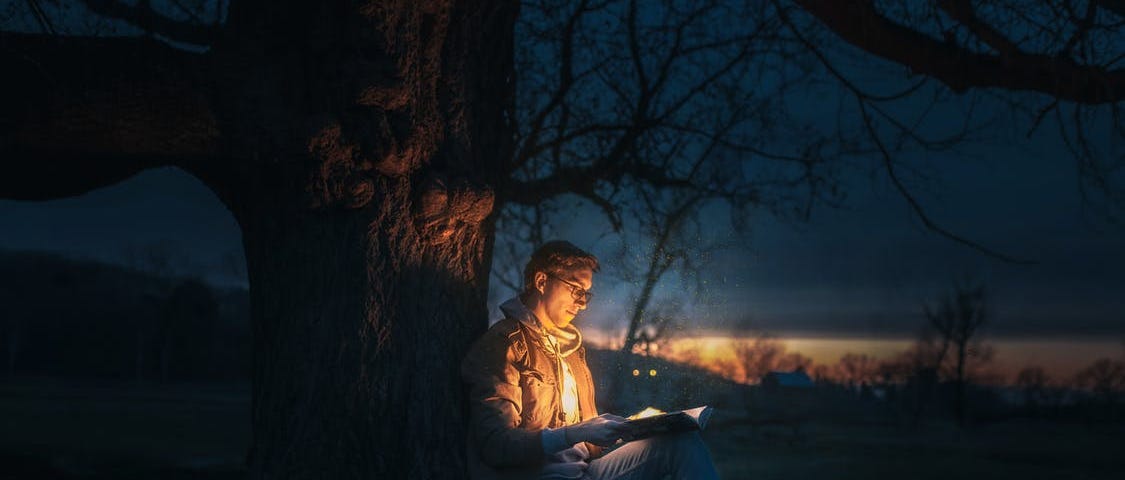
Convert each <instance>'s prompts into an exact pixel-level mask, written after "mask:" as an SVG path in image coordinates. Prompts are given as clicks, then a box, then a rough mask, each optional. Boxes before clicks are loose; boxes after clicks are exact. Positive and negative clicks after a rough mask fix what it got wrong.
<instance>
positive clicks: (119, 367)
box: [0, 252, 251, 381]
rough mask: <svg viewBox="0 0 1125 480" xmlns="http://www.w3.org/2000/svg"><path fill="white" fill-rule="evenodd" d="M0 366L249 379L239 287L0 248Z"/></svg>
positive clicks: (20, 372) (95, 374) (27, 372)
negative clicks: (219, 285)
mask: <svg viewBox="0 0 1125 480" xmlns="http://www.w3.org/2000/svg"><path fill="white" fill-rule="evenodd" d="M0 305H2V306H3V307H2V309H0V352H3V357H2V358H3V370H2V371H3V374H4V375H5V376H7V377H9V378H12V377H17V376H62V377H84V378H114V379H133V380H138V381H178V380H241V379H248V378H249V361H250V346H251V342H250V331H249V321H248V319H249V302H248V296H247V292H246V291H245V290H242V289H227V290H221V289H216V288H214V287H212V286H210V285H208V284H206V283H204V282H202V281H200V280H198V279H195V278H191V277H173V276H166V275H157V274H154V273H151V272H146V271H142V269H137V268H125V267H120V266H115V265H109V264H104V263H97V262H92V261H83V260H73V259H68V258H64V257H61V256H58V255H53V254H47V253H33V252H0Z"/></svg>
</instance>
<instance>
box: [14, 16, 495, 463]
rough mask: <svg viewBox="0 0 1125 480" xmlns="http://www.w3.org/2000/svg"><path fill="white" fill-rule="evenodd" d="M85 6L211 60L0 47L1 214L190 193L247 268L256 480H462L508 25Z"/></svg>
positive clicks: (175, 51)
mask: <svg viewBox="0 0 1125 480" xmlns="http://www.w3.org/2000/svg"><path fill="white" fill-rule="evenodd" d="M86 4H87V6H88V7H90V8H91V9H92V10H94V11H102V12H105V13H107V14H110V15H113V16H115V17H118V18H123V19H125V20H129V21H135V22H136V23H137V24H139V25H141V26H144V27H152V28H153V29H154V30H155V31H156V32H158V33H160V34H162V35H167V36H168V37H169V38H172V39H174V40H180V41H187V40H192V39H202V38H205V37H206V36H208V35H210V36H212V37H210V38H211V39H210V40H208V41H209V42H210V48H208V49H206V50H205V51H204V52H203V53H193V52H192V51H190V50H187V49H180V48H173V47H171V46H169V45H168V44H167V43H165V42H162V41H158V40H155V39H153V38H150V37H149V36H126V37H108V36H106V37H97V38H94V37H76V36H49V35H41V34H17V33H5V34H3V36H2V37H0V49H2V53H0V55H3V57H4V59H3V62H4V63H5V65H6V66H5V72H6V73H5V75H4V77H5V78H4V81H3V82H4V88H3V90H2V92H0V95H2V96H3V100H2V102H0V103H2V104H3V105H4V110H3V117H2V122H3V137H2V142H3V143H2V145H3V162H4V167H5V171H6V173H5V174H3V175H0V196H3V197H4V198H15V199H26V200H40V199H50V198H59V197H65V196H71V195H77V194H81V193H83V192H86V191H89V190H91V189H94V188H98V187H102V186H105V185H109V184H112V183H114V182H117V181H119V180H122V179H124V178H127V177H129V176H131V175H133V174H135V173H137V172H138V171H141V170H143V169H147V168H153V167H159V166H167V165H172V166H176V167H179V168H182V169H184V170H186V171H188V172H190V173H192V174H193V175H195V176H197V177H198V178H200V179H202V180H203V181H204V182H205V183H206V184H207V185H208V186H209V187H210V188H211V189H212V190H213V191H214V192H215V193H216V194H217V195H218V197H219V198H220V199H221V200H222V201H223V202H224V203H225V204H226V206H227V207H228V208H229V209H230V211H231V212H232V213H233V214H234V217H235V218H236V219H237V221H238V223H239V225H240V226H241V229H242V234H243V241H244V246H245V250H246V259H247V264H248V273H249V280H250V285H251V289H250V290H251V301H252V305H253V308H252V322H253V333H254V349H255V352H254V367H253V377H254V387H253V407H252V424H253V440H252V445H251V451H250V454H249V466H250V469H251V472H252V476H253V477H255V478H313V477H315V478H459V477H461V476H462V474H463V465H464V458H463V456H464V449H463V448H462V445H463V440H464V438H465V434H466V429H465V420H464V416H463V415H462V410H461V403H460V402H459V401H458V399H460V398H461V392H460V382H459V380H458V373H457V369H456V368H455V366H456V365H457V364H458V363H459V361H460V358H461V356H462V355H463V353H464V352H465V351H466V349H467V346H468V342H469V341H470V340H471V339H472V338H473V337H475V336H476V335H477V334H479V333H480V332H481V331H482V330H483V328H484V321H483V319H484V311H483V310H484V302H483V299H484V298H485V295H486V290H487V278H488V267H489V262H490V258H489V255H490V250H491V238H492V233H491V232H492V222H493V220H492V212H493V209H494V205H495V203H496V196H497V192H498V187H499V185H498V183H497V182H498V179H499V178H500V177H501V176H503V173H504V171H505V169H506V165H507V164H508V162H509V155H508V154H507V152H509V151H510V146H509V144H510V141H509V135H508V131H509V130H508V128H507V126H506V123H505V117H504V112H505V108H506V106H507V104H508V102H509V99H510V98H511V91H512V84H511V82H510V79H511V76H512V40H513V34H512V26H513V22H514V19H515V16H516V13H517V5H516V3H515V2H511V1H492V2H454V1H441V0H435V1H400V2H383V1H375V2H346V1H333V2H272V1H271V2H261V1H239V2H236V3H234V4H232V5H231V6H230V10H229V14H228V20H227V22H226V23H225V24H224V25H223V27H222V28H221V29H214V28H213V27H209V26H200V25H193V24H189V23H186V22H185V23H180V22H176V21H173V20H171V19H169V18H167V17H162V16H160V15H159V14H158V13H156V12H153V11H152V10H149V9H146V8H144V6H145V5H147V2H142V4H140V5H139V6H136V7H132V6H129V5H127V4H124V3H120V2H98V1H90V2H86Z"/></svg>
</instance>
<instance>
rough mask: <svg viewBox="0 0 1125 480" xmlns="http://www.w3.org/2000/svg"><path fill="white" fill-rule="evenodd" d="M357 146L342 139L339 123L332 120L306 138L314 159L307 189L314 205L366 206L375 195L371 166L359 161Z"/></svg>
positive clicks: (354, 207) (352, 207)
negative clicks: (369, 172) (370, 174)
mask: <svg viewBox="0 0 1125 480" xmlns="http://www.w3.org/2000/svg"><path fill="white" fill-rule="evenodd" d="M358 151H359V148H358V147H357V146H356V144H355V143H352V142H349V141H347V140H346V139H345V138H344V135H343V130H342V128H341V127H340V123H339V122H335V121H333V122H331V123H329V124H328V125H327V126H324V127H322V128H320V129H318V130H316V132H315V133H313V135H312V136H311V137H310V138H309V141H308V152H309V154H310V155H311V156H312V158H313V159H314V161H315V162H316V165H317V166H316V168H314V169H313V172H312V178H311V179H310V181H309V184H308V187H307V189H306V190H307V191H308V192H309V194H310V196H311V197H312V203H313V207H314V208H316V207H329V206H338V207H344V208H351V209H359V208H363V207H366V206H367V205H368V204H369V203H371V199H372V198H374V197H375V183H374V181H372V179H371V178H370V176H369V175H368V171H369V170H370V169H371V165H370V163H368V162H362V161H359V157H360V155H359V154H358Z"/></svg>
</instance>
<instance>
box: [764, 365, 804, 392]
mask: <svg viewBox="0 0 1125 480" xmlns="http://www.w3.org/2000/svg"><path fill="white" fill-rule="evenodd" d="M761 382H762V383H761V385H762V388H763V389H766V390H783V389H784V390H791V389H796V390H800V389H811V388H813V387H814V386H816V384H815V383H813V380H812V378H811V377H809V374H808V373H805V371H804V370H802V369H800V368H798V369H796V370H793V371H792V372H769V373H767V374H765V375H764V376H763V377H762V381H761Z"/></svg>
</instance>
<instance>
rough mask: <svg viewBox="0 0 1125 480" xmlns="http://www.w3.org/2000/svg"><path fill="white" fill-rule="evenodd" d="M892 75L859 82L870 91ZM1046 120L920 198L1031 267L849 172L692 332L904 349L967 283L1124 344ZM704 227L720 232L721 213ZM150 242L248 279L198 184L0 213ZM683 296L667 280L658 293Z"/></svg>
mask: <svg viewBox="0 0 1125 480" xmlns="http://www.w3.org/2000/svg"><path fill="white" fill-rule="evenodd" d="M79 13H81V12H77V13H74V12H72V13H71V17H72V18H78V17H79V16H80V15H79ZM20 22H22V24H25V27H26V28H33V27H34V25H35V24H34V22H32V21H30V20H29V19H27V18H24V19H23V20H20V17H18V16H17V17H14V19H10V23H12V25H9V27H12V26H13V25H15V26H18V24H20ZM17 29H18V28H17ZM844 68H845V70H847V71H848V72H849V74H857V75H858V74H861V73H863V72H866V71H868V70H869V66H868V65H860V64H856V65H851V66H846V67H844ZM872 71H874V70H872ZM885 73H886V70H882V71H878V72H876V73H875V76H872V77H871V78H867V79H862V78H861V79H859V80H858V81H860V82H861V83H862V84H863V85H875V84H877V83H879V82H880V81H882V80H884V78H883V77H880V76H879V75H885ZM831 95H832V94H831V93H825V92H806V93H805V98H800V99H796V100H794V101H793V102H792V103H791V104H790V107H791V108H793V109H795V111H798V112H800V111H803V112H805V113H806V114H807V116H808V117H809V118H812V119H817V118H823V121H825V122H830V121H832V120H833V119H830V117H832V115H828V114H825V112H821V111H820V108H822V107H821V106H822V105H832V104H835V103H836V101H837V99H835V98H833V97H832V96H831ZM1033 103H1034V102H1033ZM932 118H933V119H934V120H933V121H934V122H936V123H937V125H936V126H935V129H936V130H941V129H942V128H945V127H944V126H943V125H942V124H945V125H946V126H947V125H956V124H959V119H958V118H957V112H956V111H952V110H951V111H949V112H942V113H940V114H937V115H934V116H933V117H932ZM1103 120H1105V119H1103ZM1052 122H1053V120H1052V119H1051V118H1048V119H1047V120H1046V121H1044V123H1043V125H1041V126H1040V127H1039V128H1038V129H1037V130H1036V133H1035V135H1033V136H1032V137H1030V138H1028V137H1026V136H1025V135H1023V133H1024V132H1026V130H1027V129H1026V128H1020V127H1014V128H1013V131H1019V133H1008V134H1004V133H997V132H987V133H986V134H985V135H984V141H983V142H982V143H981V144H979V145H975V146H973V147H971V148H969V149H966V150H965V151H963V152H962V154H964V155H958V156H947V157H940V156H937V157H933V158H930V159H929V160H928V163H927V165H928V167H929V168H930V170H931V173H932V174H933V178H932V180H933V183H932V185H931V186H930V187H931V188H930V189H929V190H918V191H916V192H915V193H916V194H917V195H918V197H919V199H920V200H921V201H922V202H923V203H924V205H925V206H926V208H927V209H928V211H929V213H930V214H931V216H932V217H933V218H934V219H935V220H937V221H938V222H940V223H941V224H942V225H943V226H945V227H947V228H949V229H950V230H953V231H955V232H957V233H958V234H960V235H962V236H965V237H968V238H970V239H972V240H974V241H977V242H980V243H982V244H984V245H987V246H989V247H991V248H993V249H996V250H999V251H1002V252H1004V253H1006V254H1009V255H1012V256H1015V257H1020V258H1025V259H1028V260H1032V261H1034V262H1036V263H1035V264H1034V265H1014V264H1007V263H1003V262H1000V261H997V260H993V259H990V258H987V257H985V256H983V255H981V254H980V253H978V252H975V251H972V250H970V249H968V248H966V247H963V246H960V245H958V244H955V243H953V242H952V241H950V240H947V239H945V238H941V237H939V236H937V235H935V234H932V233H929V232H927V231H925V230H924V229H923V228H922V226H921V224H920V222H919V221H918V220H917V219H916V218H915V217H914V216H913V215H912V214H911V212H910V211H909V210H908V207H907V204H906V202H905V201H904V200H903V199H902V198H901V197H900V196H898V195H897V194H896V193H894V192H892V191H891V190H890V188H889V185H888V183H887V181H886V179H885V178H884V174H883V173H882V172H881V171H879V170H872V171H869V172H865V171H859V170H853V171H850V172H846V173H845V174H844V175H845V177H843V181H842V183H843V186H844V187H845V189H846V190H847V192H848V200H847V202H846V206H845V208H843V209H827V208H821V209H818V210H816V211H814V214H813V218H812V219H811V221H810V222H809V223H806V224H782V223H779V222H778V221H776V220H774V219H772V218H770V217H769V216H768V215H765V214H763V215H760V216H758V217H756V218H755V219H754V221H753V223H752V224H753V231H752V233H751V234H750V235H749V236H748V237H747V238H742V239H739V240H738V244H739V245H740V247H739V248H737V249H733V250H730V251H727V252H724V253H723V254H721V255H720V256H719V258H717V259H715V260H716V261H715V262H714V263H713V266H712V268H711V270H710V271H709V273H710V274H711V277H712V278H711V279H710V282H709V285H712V286H713V287H711V288H710V290H709V291H708V292H707V296H706V299H705V300H704V301H702V302H700V303H699V304H698V305H695V306H694V307H692V308H691V309H689V311H688V312H687V315H688V316H690V319H689V320H688V321H687V322H686V323H687V324H688V326H689V328H691V329H693V330H695V331H700V332H703V331H730V330H748V329H761V330H766V331H769V332H771V333H774V334H779V335H805V336H833V337H903V336H910V335H912V334H913V333H914V332H915V331H916V330H917V328H918V325H919V324H920V322H921V315H920V311H921V308H920V306H921V305H922V303H923V302H925V301H927V300H929V299H932V298H933V297H934V296H935V295H936V294H938V293H940V292H942V291H943V290H945V289H947V288H948V287H949V286H951V285H952V284H953V282H954V281H955V280H957V279H959V278H964V277H965V276H972V277H975V278H978V279H983V280H984V281H986V283H987V284H988V286H989V287H990V288H991V290H992V292H993V294H994V297H993V298H994V302H993V313H994V315H995V319H994V321H993V322H992V325H991V327H990V328H991V332H992V334H994V335H1000V336H1020V337H1051V338H1057V337H1060V336H1061V337H1099V338H1103V339H1104V338H1115V339H1125V226H1122V225H1111V224H1107V223H1106V222H1105V221H1104V220H1103V219H1101V218H1100V217H1098V216H1097V215H1096V214H1092V213H1090V212H1088V211H1086V210H1085V207H1084V205H1083V203H1082V201H1081V198H1080V192H1079V188H1078V185H1079V181H1078V176H1077V172H1076V167H1075V163H1074V160H1073V159H1071V158H1070V157H1069V155H1068V153H1066V151H1065V149H1064V148H1063V145H1062V143H1061V140H1060V139H1059V137H1058V135H1057V134H1056V133H1054V132H1057V130H1058V125H1054V124H1052ZM1106 124H1108V122H1107V121H1105V122H1102V123H1101V124H1099V123H1097V122H1094V123H1093V124H1092V125H1090V126H1089V129H1090V132H1091V134H1092V138H1093V139H1094V140H1095V141H1096V142H1097V141H1099V140H1100V139H1104V143H1101V144H1100V145H1098V146H1099V147H1106V151H1107V152H1108V153H1109V154H1111V155H1118V156H1122V155H1123V149H1125V141H1123V139H1121V138H1119V137H1117V136H1113V135H1112V134H1111V133H1110V132H1109V129H1108V128H1106V127H1105V125H1106ZM1118 214H1119V215H1123V214H1122V212H1118ZM707 215H710V216H712V217H713V223H714V224H715V225H716V232H718V233H717V234H718V235H723V234H724V233H723V232H725V231H726V230H725V229H724V227H723V225H724V224H725V220H723V216H724V215H725V213H722V212H714V211H712V212H709V213H707ZM597 216H598V214H597V213H590V214H588V215H582V216H579V217H576V218H592V217H597ZM1123 216H1125V215H1123ZM592 223H593V224H596V223H597V222H592ZM592 223H591V222H587V221H585V220H583V221H577V220H576V221H575V222H574V223H573V224H572V225H566V226H563V228H562V229H561V230H562V231H563V232H564V236H565V237H566V238H569V239H571V240H573V241H575V242H576V243H578V244H579V245H581V246H584V247H587V248H589V249H591V250H592V251H593V252H594V253H597V254H601V255H602V256H603V257H606V256H607V255H605V254H607V253H609V250H610V249H611V247H612V245H611V244H610V242H611V241H610V240H607V239H606V238H605V237H603V236H601V235H600V234H601V232H600V231H598V228H590V226H591V224H592ZM153 243H164V244H166V245H169V246H170V247H171V248H172V249H173V250H174V251H177V252H179V260H180V261H179V262H178V263H179V265H178V267H179V269H180V271H181V272H184V273H186V272H191V273H196V274H201V275H204V276H205V277H207V278H208V279H209V280H210V281H211V282H213V283H216V284H234V283H239V282H240V280H239V279H237V278H235V277H233V276H232V275H231V273H230V272H229V271H228V269H227V268H226V267H225V266H224V263H226V261H225V258H224V257H227V256H229V255H230V254H231V253H232V252H237V251H238V250H239V249H240V248H241V246H240V234H239V231H238V226H237V225H236V223H235V222H234V220H233V218H232V217H231V216H230V214H229V213H228V212H227V211H226V210H225V208H224V207H223V206H222V205H221V204H220V203H219V202H218V200H217V199H216V198H215V197H214V196H213V195H212V194H211V193H210V192H209V191H208V190H207V189H206V188H205V187H203V185H202V184H201V183H199V182H198V181H196V180H195V179H194V178H192V177H190V176H188V175H187V174H185V173H183V172H180V171H178V170H175V169H159V170H153V171H148V172H145V173H142V174H140V175H138V176H137V177H134V178H133V179H131V180H128V181H126V182H123V183H121V184H119V185H116V186H112V187H109V188H104V189H101V190H97V191H94V192H91V193H89V194H87V195H84V196H82V197H77V198H70V199H61V200H56V201H51V202H44V203H22V202H14V201H4V200H0V248H2V249H16V250H22V249H27V250H47V251H56V252H61V253H64V254H66V255H71V256H75V257H86V258H94V259H99V260H104V261H110V262H120V261H122V259H123V257H124V256H125V252H126V250H128V249H129V248H131V247H135V246H144V245H148V244H153ZM597 281H598V282H599V283H598V285H597V290H598V291H599V297H598V299H597V300H595V303H594V304H593V305H592V308H591V309H590V311H589V312H588V313H586V314H584V316H585V317H586V319H585V321H586V322H587V323H588V324H590V325H592V326H596V327H602V328H612V327H615V326H619V325H620V323H621V322H622V319H623V318H624V317H625V315H626V314H627V304H628V299H629V296H630V294H631V286H629V285H621V284H615V282H614V281H613V279H611V278H608V277H607V276H604V275H603V276H601V277H600V278H599V279H598V280H597ZM494 288H497V289H498V288H500V287H494ZM678 288H679V286H678V285H677V281H676V279H674V278H673V279H669V282H668V283H666V284H665V285H663V286H662V289H663V290H662V291H664V292H668V291H675V290H677V289H678ZM502 296H505V294H503V293H497V294H496V295H494V297H502ZM493 300H495V298H494V299H493Z"/></svg>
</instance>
